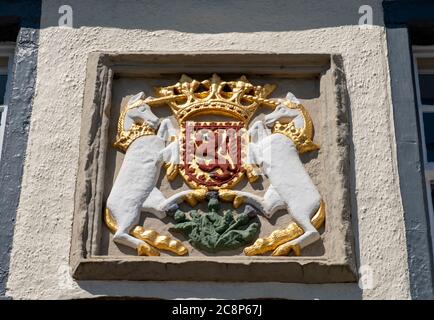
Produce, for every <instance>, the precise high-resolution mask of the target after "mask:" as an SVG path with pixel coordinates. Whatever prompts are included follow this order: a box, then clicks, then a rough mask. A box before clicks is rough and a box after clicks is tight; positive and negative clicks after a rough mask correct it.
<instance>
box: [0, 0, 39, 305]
mask: <svg viewBox="0 0 434 320" xmlns="http://www.w3.org/2000/svg"><path fill="white" fill-rule="evenodd" d="M40 17H41V1H40V0H15V1H9V0H0V34H1V36H0V41H16V51H15V64H14V68H13V75H12V79H11V86H10V87H11V91H10V98H9V103H8V113H7V118H6V129H5V135H4V142H3V143H4V144H3V149H2V156H1V162H0V298H1V297H4V296H5V289H6V282H7V278H8V273H9V263H10V252H11V248H12V239H13V232H14V225H15V217H16V211H17V206H18V202H19V198H20V190H21V179H22V172H23V164H24V158H25V154H26V147H27V136H28V131H29V124H30V115H31V111H32V99H33V94H34V91H35V81H36V63H37V54H38V37H39V23H40ZM29 240H30V239H29Z"/></svg>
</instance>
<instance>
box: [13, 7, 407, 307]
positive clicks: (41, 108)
mask: <svg viewBox="0 0 434 320" xmlns="http://www.w3.org/2000/svg"><path fill="white" fill-rule="evenodd" d="M47 2H48V3H47ZM47 2H45V3H44V5H43V10H42V12H43V17H42V22H43V25H44V24H45V25H46V27H45V28H43V29H42V30H41V32H40V49H39V56H38V78H37V88H36V96H35V98H34V107H33V114H32V119H31V128H30V135H29V143H28V150H27V158H26V163H25V170H24V177H23V186H22V194H21V200H20V205H19V209H18V212H17V223H16V227H15V235H14V242H13V251H12V257H11V268H10V269H11V274H10V277H9V281H8V295H10V296H12V297H14V298H16V299H21V298H71V297H89V296H92V295H104V294H111V295H123V296H132V295H134V296H150V297H157V296H158V297H163V298H175V297H181V298H182V297H203V298H206V297H215V298H244V297H245V298H248V297H250V298H253V297H258V296H260V297H282V298H356V299H357V298H367V299H372V298H409V280H408V266H407V253H406V243H405V232H404V222H403V209H402V205H401V202H400V196H399V188H398V178H397V172H396V167H395V156H394V150H393V148H392V146H393V145H394V143H395V142H394V138H393V134H392V132H391V130H392V129H391V119H392V115H391V102H390V92H389V84H388V83H389V82H388V64H387V56H386V54H387V53H386V36H385V30H384V28H383V27H380V26H374V27H371V28H361V27H359V26H321V28H317V29H315V28H314V27H312V28H310V29H306V30H299V29H298V28H292V27H291V26H288V27H285V26H284V25H283V27H279V28H278V29H279V30H277V29H276V30H272V31H262V32H260V31H255V30H251V31H249V32H230V31H227V32H224V33H223V32H221V33H213V32H209V33H199V31H198V32H195V31H190V32H184V31H182V32H181V31H176V30H182V28H179V29H176V30H153V31H147V30H152V29H147V30H146V29H143V30H137V29H118V28H112V27H110V26H109V22H107V25H106V26H104V27H84V26H82V27H80V28H75V29H63V28H62V29H60V28H58V27H50V26H49V25H50V23H53V24H54V23H55V21H57V20H55V21H54V22H53V17H55V18H56V19H57V17H58V15H57V8H58V7H59V6H56V3H57V2H56V1H47ZM328 2H330V1H328ZM368 2H369V1H368ZM102 3H107V1H94V2H92V5H93V6H94V7H93V8H94V10H93V13H95V12H97V9H96V8H102V6H103V4H102ZM131 3H134V4H135V5H137V6H139V4H137V2H130V4H131ZM306 3H307V2H306V1H304V2H303V4H304V5H306ZM339 3H343V2H340V1H339ZM59 4H60V2H59ZM73 7H74V16H76V17H80V13H82V14H83V15H86V14H88V13H86V12H87V11H88V10H89V9H87V6H86V2H85V1H75V2H74V5H73ZM187 7H188V6H187ZM142 9H143V8H141V7H140V8H131V6H130V7H128V8H126V9H122V8H120V7H118V6H114V7H113V8H111V11H112V14H113V16H118V15H122V14H124V15H125V14H127V13H129V12H136V11H138V10H142ZM154 9H155V11H154V12H153V15H157V16H158V10H159V9H158V5H157V4H155V8H154ZM376 9H377V10H381V9H380V8H376ZM80 10H82V11H80ZM116 10H118V11H116ZM354 10H356V13H357V7H355V9H354ZM278 11H279V8H276V14H279V12H278ZM315 14H317V15H320V14H321V13H319V12H316V13H315ZM338 15H339V13H335V16H338ZM126 18H128V19H127V20H129V21H130V19H131V18H130V17H126ZM99 19H101V18H99ZM107 19H110V17H107ZM151 19H152V18H151ZM154 19H155V18H154ZM289 20H290V19H289ZM245 21H246V23H247V20H245ZM249 21H251V20H249ZM355 23H357V20H353V24H355ZM100 25H104V24H102V23H101V24H100ZM276 25H277V26H279V24H278V23H276ZM312 25H315V23H314V22H312ZM161 29H164V28H161ZM235 29H236V28H234V30H235ZM258 29H259V30H267V28H262V29H261V26H259V27H258ZM280 29H281V30H280ZM301 29H303V28H301ZM285 30H294V31H285ZM97 50H98V51H99V50H107V51H141V50H142V51H143V50H152V51H201V50H206V51H209V50H231V51H236V50H252V51H266V52H269V51H273V52H282V53H340V54H342V56H343V59H344V67H345V72H346V76H347V82H348V84H347V85H348V92H349V97H350V100H351V117H352V127H353V128H352V129H353V143H354V146H353V150H354V155H355V157H354V159H353V160H354V161H353V165H354V170H355V178H354V181H353V191H354V199H353V207H354V209H356V211H355V212H353V215H354V222H353V224H354V230H355V236H356V246H357V252H358V254H359V257H358V260H359V262H360V264H362V265H368V266H370V267H371V268H372V270H373V276H374V288H373V289H371V290H363V291H360V289H359V288H358V286H357V284H335V285H334V284H329V285H293V284H283V283H279V284H277V283H276V284H222V283H220V284H210V283H188V284H186V283H184V284H181V283H163V284H156V283H152V282H149V283H134V282H129V283H117V282H115V283H113V282H112V283H105V282H92V281H91V282H80V283H76V282H74V281H73V280H72V279H71V278H70V276H69V266H68V257H69V248H70V240H71V225H72V217H73V209H74V207H73V206H74V202H73V197H74V186H75V181H76V171H77V163H78V146H79V135H80V119H81V108H82V101H83V89H84V84H85V74H86V60H87V55H88V53H89V52H91V51H97ZM257 292H260V293H259V294H257Z"/></svg>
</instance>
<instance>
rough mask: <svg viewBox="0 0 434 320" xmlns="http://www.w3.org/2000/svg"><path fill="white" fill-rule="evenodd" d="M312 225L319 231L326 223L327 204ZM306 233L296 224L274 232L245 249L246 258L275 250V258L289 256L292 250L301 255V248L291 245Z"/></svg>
mask: <svg viewBox="0 0 434 320" xmlns="http://www.w3.org/2000/svg"><path fill="white" fill-rule="evenodd" d="M311 221H312V224H313V226H314V227H315V228H316V229H319V228H320V227H321V226H322V224H323V223H324V221H325V204H324V202H323V201H321V205H320V207H319V209H318V211H317V212H316V214H315V215H314V216H313V217H312V220H311ZM303 233H304V231H303V229H302V228H301V227H300V226H299V225H298V224H297V223H295V222H292V223H290V224H289V226H288V227H286V228H285V229H279V230H275V231H273V232H272V233H271V234H270V235H269V236H268V237H266V238H259V239H258V240H256V241H255V243H254V244H252V245H251V246H249V247H246V248H244V254H245V255H246V256H254V255H258V254H263V253H266V252H268V251H271V250H274V252H273V254H272V255H273V256H281V255H287V254H288V253H289V252H290V251H291V250H293V251H294V254H295V255H300V252H301V250H300V248H299V247H297V246H294V245H292V244H291V243H290V241H291V240H294V239H296V238H298V237H300V236H301V235H302V234H303Z"/></svg>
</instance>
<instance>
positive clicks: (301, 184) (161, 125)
mask: <svg viewBox="0 0 434 320" xmlns="http://www.w3.org/2000/svg"><path fill="white" fill-rule="evenodd" d="M274 89H275V86H274V85H269V84H267V85H263V86H260V85H256V86H255V85H253V84H251V83H250V82H249V81H248V80H247V78H246V77H244V76H243V77H241V78H239V79H237V80H233V81H223V80H222V79H221V78H220V77H219V76H218V75H216V74H214V75H213V76H212V77H211V78H210V79H207V80H204V81H197V80H194V79H192V78H190V77H188V76H186V75H183V76H182V77H181V79H180V80H179V81H178V82H177V83H176V84H174V85H169V86H166V87H158V88H155V97H151V96H146V95H145V94H144V93H143V92H141V93H139V94H137V95H135V96H133V97H132V98H131V99H130V100H129V101H128V103H127V105H126V107H125V108H124V109H123V110H122V112H121V114H120V117H119V120H118V124H117V137H116V141H115V142H114V143H113V146H114V147H115V148H116V149H117V150H118V151H119V152H124V153H125V157H124V160H123V163H122V166H121V168H120V170H119V173H118V175H117V177H116V179H115V181H114V184H113V186H112V189H111V191H110V194H109V196H108V199H107V201H106V208H105V212H104V218H105V222H106V225H107V227H108V228H109V229H110V231H111V232H112V233H113V234H114V236H113V240H114V241H115V242H116V243H118V244H120V245H125V246H128V247H131V248H133V249H136V250H137V254H138V255H141V256H142V255H146V256H156V255H159V254H160V250H167V251H169V252H171V253H173V254H176V255H187V254H188V249H187V247H186V245H185V243H183V242H181V241H180V240H178V239H176V237H177V234H182V235H183V237H185V238H186V239H187V240H188V241H189V243H190V244H191V245H192V246H193V247H195V248H197V249H198V250H202V251H205V252H220V251H224V250H232V249H236V248H243V252H244V254H245V255H248V256H252V255H260V254H265V253H271V254H272V255H275V256H286V255H289V254H291V253H292V254H294V255H300V254H301V252H302V249H303V248H305V247H307V246H309V245H311V244H312V243H314V242H316V241H318V240H319V239H320V234H319V232H318V229H319V228H320V227H321V226H322V225H323V224H324V221H325V203H324V201H323V200H322V197H321V195H320V193H319V191H318V190H317V187H316V186H315V184H314V182H313V181H312V180H311V177H310V176H309V174H308V173H307V171H306V170H305V167H304V165H303V163H302V161H301V160H300V156H299V155H300V154H302V153H307V152H311V151H314V150H317V149H319V146H318V145H317V144H315V143H314V142H313V134H314V126H313V122H312V120H311V118H310V116H309V113H308V112H307V110H306V109H305V108H304V106H303V105H302V104H301V103H300V101H299V100H298V99H297V98H296V97H295V96H294V95H293V94H292V93H290V92H289V93H288V94H287V95H286V97H285V98H283V99H272V98H269V96H270V95H271V93H272V92H273V91H274ZM162 107H169V108H170V109H171V110H172V112H173V115H174V118H175V119H176V121H177V125H174V124H173V123H172V122H171V121H170V119H159V118H158V117H157V116H155V114H154V113H153V109H154V108H162ZM258 108H268V109H271V112H270V113H268V114H266V115H265V116H264V117H263V118H262V119H257V120H255V121H253V123H250V122H251V120H252V118H253V116H254V114H255V112H256V111H257V110H258ZM207 117H209V120H207ZM215 117H219V118H218V119H219V120H216V118H215ZM162 169H165V170H166V175H167V179H168V180H169V181H173V180H174V179H176V177H177V176H178V175H179V176H180V177H181V178H182V180H183V182H184V183H185V184H186V185H187V186H188V188H189V189H188V190H184V191H181V192H178V193H176V194H174V195H172V196H165V195H164V194H163V192H162V191H160V190H159V189H158V188H157V180H158V177H159V175H160V172H161V170H162ZM260 176H263V177H264V179H267V180H268V182H269V184H268V187H267V189H266V190H265V192H264V194H263V196H260V195H258V194H253V193H251V192H249V191H247V190H244V189H243V188H237V187H238V186H239V185H240V182H241V181H242V180H243V179H247V180H248V181H249V183H254V182H255V181H256V180H257V179H258V178H259V177H260ZM182 202H186V203H188V204H189V205H190V206H191V207H192V208H191V210H189V211H183V210H181V206H180V204H181V203H182ZM202 202H205V203H206V204H207V205H206V206H205V207H206V208H207V210H201V209H200V208H198V204H200V203H202ZM223 202H228V203H231V204H232V208H231V209H223V208H222V207H221V204H222V203H223ZM202 208H203V206H202ZM278 210H285V211H286V212H287V213H288V214H290V215H291V217H292V221H293V222H291V223H290V224H289V225H287V226H286V227H283V228H282V226H280V227H278V228H276V230H274V231H272V232H271V234H270V235H269V236H267V237H264V238H259V237H258V235H259V230H260V223H258V218H257V215H263V216H264V217H266V218H267V219H271V218H272V217H273V215H274V214H275V213H276V212H277V211H278ZM142 211H145V212H148V213H151V214H154V215H155V216H156V217H158V218H160V219H163V218H165V217H170V220H171V222H172V224H173V225H172V226H171V227H170V229H169V230H170V235H169V234H160V233H159V232H157V231H156V230H152V229H146V227H143V226H139V225H138V224H139V220H140V214H141V212H142ZM205 211H207V212H205ZM144 225H145V226H146V220H145V222H144Z"/></svg>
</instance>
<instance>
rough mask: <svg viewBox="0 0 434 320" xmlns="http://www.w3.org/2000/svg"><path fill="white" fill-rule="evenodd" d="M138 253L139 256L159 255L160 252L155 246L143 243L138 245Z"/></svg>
mask: <svg viewBox="0 0 434 320" xmlns="http://www.w3.org/2000/svg"><path fill="white" fill-rule="evenodd" d="M137 254H138V255H139V256H159V255H160V252H158V251H157V250H155V249H154V248H152V247H151V246H150V245H149V244H147V243H141V244H139V246H138V247H137Z"/></svg>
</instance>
